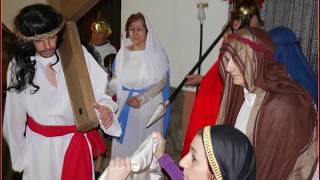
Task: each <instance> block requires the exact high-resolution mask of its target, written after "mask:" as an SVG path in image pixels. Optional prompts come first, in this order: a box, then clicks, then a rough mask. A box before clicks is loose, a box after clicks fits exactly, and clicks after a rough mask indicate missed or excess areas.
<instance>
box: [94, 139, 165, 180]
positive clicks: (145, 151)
mask: <svg viewBox="0 0 320 180" xmlns="http://www.w3.org/2000/svg"><path fill="white" fill-rule="evenodd" d="M157 145H158V140H157V136H156V135H155V134H152V135H150V136H149V137H148V138H147V139H146V140H145V141H144V142H143V143H142V144H141V145H140V146H139V148H138V149H137V150H136V151H135V152H134V153H133V154H132V156H131V157H130V163H131V171H132V172H133V174H131V175H129V177H128V179H130V178H132V179H135V174H140V173H143V172H145V171H149V172H151V173H150V176H149V177H145V179H150V180H154V179H159V178H161V167H160V164H159V162H158V161H157V160H156V158H155V157H154V155H153V154H154V153H155V151H156V148H157ZM107 173H108V168H106V169H105V170H104V172H103V173H102V175H101V176H100V177H99V179H98V180H106V176H107Z"/></svg>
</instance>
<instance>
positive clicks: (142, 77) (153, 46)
mask: <svg viewBox="0 0 320 180" xmlns="http://www.w3.org/2000/svg"><path fill="white" fill-rule="evenodd" d="M144 19H145V23H146V26H147V29H148V33H147V39H146V45H145V50H144V59H143V62H142V65H143V67H142V68H141V69H142V71H141V72H140V73H139V75H137V80H138V81H140V82H139V83H138V84H140V85H142V86H141V87H139V88H140V89H143V88H148V87H149V86H151V85H152V84H155V83H157V82H158V81H160V80H161V79H162V78H164V77H165V75H166V72H167V71H168V70H169V61H168V57H167V55H166V53H165V51H164V50H163V48H162V45H161V43H160V41H159V39H158V37H157V35H156V33H155V32H154V31H153V28H152V26H151V24H150V22H149V20H148V19H147V17H146V16H145V15H144ZM123 37H125V36H123ZM130 45H132V42H131V40H130V39H129V38H124V39H123V40H122V43H121V48H120V50H119V52H118V54H117V56H116V65H115V73H116V74H115V75H116V78H117V84H118V91H117V92H120V91H121V89H122V85H123V82H124V80H123V77H122V75H123V66H124V64H123V63H124V59H125V58H128V55H127V53H129V50H128V49H127V48H128V46H130ZM129 88H130V87H129ZM119 90H120V91H119Z"/></svg>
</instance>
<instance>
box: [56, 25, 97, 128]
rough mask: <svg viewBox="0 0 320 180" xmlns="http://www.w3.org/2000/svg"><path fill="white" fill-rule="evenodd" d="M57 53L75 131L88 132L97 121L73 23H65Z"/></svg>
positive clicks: (83, 60) (84, 63) (85, 67)
mask: <svg viewBox="0 0 320 180" xmlns="http://www.w3.org/2000/svg"><path fill="white" fill-rule="evenodd" d="M59 53H60V55H61V63H62V67H63V72H64V76H65V78H66V83H67V87H68V92H69V96H70V99H71V104H72V109H73V113H74V115H75V117H76V118H75V123H76V126H77V129H78V130H79V131H82V132H86V131H89V130H91V129H93V128H95V127H97V126H98V124H99V120H98V117H97V114H96V112H95V109H94V107H93V104H94V102H95V98H94V94H93V90H92V87H91V82H90V78H89V73H88V69H87V66H86V62H85V59H84V54H83V51H82V48H81V44H80V38H79V35H78V30H77V25H76V23H75V22H70V21H68V22H67V23H66V25H65V32H64V35H63V42H62V44H61V46H60V48H59Z"/></svg>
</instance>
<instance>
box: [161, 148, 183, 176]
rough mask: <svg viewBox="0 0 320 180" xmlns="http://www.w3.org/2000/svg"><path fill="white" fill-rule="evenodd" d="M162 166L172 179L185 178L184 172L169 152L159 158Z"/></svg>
mask: <svg viewBox="0 0 320 180" xmlns="http://www.w3.org/2000/svg"><path fill="white" fill-rule="evenodd" d="M159 164H160V166H161V167H162V168H163V169H164V170H165V171H166V172H167V173H168V175H169V176H170V178H171V179H172V180H183V173H182V170H181V169H180V168H179V166H177V165H176V163H175V162H174V161H173V159H172V158H171V156H170V155H169V154H163V155H162V156H161V157H160V158H159Z"/></svg>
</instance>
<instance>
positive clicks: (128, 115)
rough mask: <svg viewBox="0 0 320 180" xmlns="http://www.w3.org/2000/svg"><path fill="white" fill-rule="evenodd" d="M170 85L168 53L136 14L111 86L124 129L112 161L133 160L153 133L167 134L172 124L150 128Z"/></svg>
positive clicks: (129, 24)
mask: <svg viewBox="0 0 320 180" xmlns="http://www.w3.org/2000/svg"><path fill="white" fill-rule="evenodd" d="M168 84H169V61H168V57H167V55H166V53H165V51H164V49H163V48H162V46H161V44H160V42H159V40H158V38H157V36H156V34H155V32H154V31H153V29H152V27H151V25H150V23H149V22H148V20H147V19H146V17H145V16H144V15H142V14H141V13H136V14H132V15H131V16H130V17H129V18H128V20H127V23H126V38H125V39H124V40H123V43H122V47H121V48H120V50H119V52H118V54H117V56H116V60H115V77H114V79H113V80H112V82H111V83H110V86H111V88H113V89H116V93H117V103H118V107H119V111H118V112H117V114H118V119H119V122H120V125H121V128H122V134H121V136H120V138H114V140H113V143H112V153H111V156H112V157H117V156H121V157H124V156H131V155H132V154H133V153H134V152H135V150H136V149H137V148H138V147H139V145H140V144H141V143H142V142H143V141H144V140H145V139H146V138H147V137H148V136H149V135H150V134H151V133H152V132H153V131H161V132H163V133H165V132H166V130H167V127H168V122H169V121H166V122H165V123H164V121H163V119H161V120H159V121H158V122H156V123H155V124H154V125H152V126H151V127H149V128H146V124H147V122H148V121H149V120H150V118H151V116H152V114H153V112H154V110H155V109H156V107H157V106H158V104H159V103H161V102H163V101H164V100H165V99H164V95H163V93H162V92H163V90H164V89H167V90H168V88H169V86H168ZM167 94H168V91H167ZM167 117H169V116H167ZM134 179H137V178H134ZM140 179H141V178H140ZM142 179H148V177H144V178H142Z"/></svg>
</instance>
